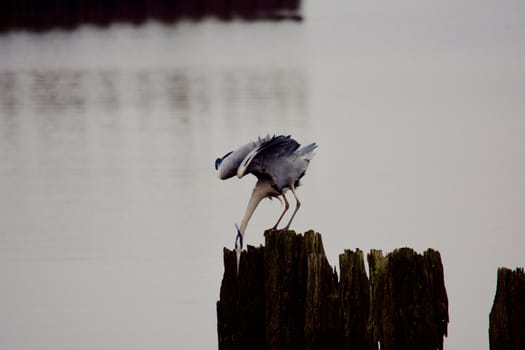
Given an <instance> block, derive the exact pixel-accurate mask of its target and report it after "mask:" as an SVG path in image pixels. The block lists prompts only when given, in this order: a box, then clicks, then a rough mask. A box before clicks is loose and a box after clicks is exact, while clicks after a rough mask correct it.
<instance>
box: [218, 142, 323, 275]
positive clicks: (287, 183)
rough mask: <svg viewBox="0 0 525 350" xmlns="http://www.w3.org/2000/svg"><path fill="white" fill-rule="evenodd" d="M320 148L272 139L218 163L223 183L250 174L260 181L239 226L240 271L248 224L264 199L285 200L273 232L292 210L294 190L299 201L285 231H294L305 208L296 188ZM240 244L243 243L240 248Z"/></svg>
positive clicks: (227, 156) (232, 152)
mask: <svg viewBox="0 0 525 350" xmlns="http://www.w3.org/2000/svg"><path fill="white" fill-rule="evenodd" d="M316 147H317V145H316V144H315V143H311V144H309V145H307V146H304V147H302V148H301V145H300V144H299V143H298V142H297V141H296V140H294V139H293V138H291V136H284V135H279V136H275V135H274V136H269V135H268V136H266V137H265V138H262V139H261V138H259V139H258V140H257V141H253V142H249V143H247V144H245V145H243V146H241V147H239V148H238V149H236V150H235V151H231V152H228V153H226V154H225V155H224V156H223V157H222V158H217V160H216V161H215V169H216V170H217V173H218V176H219V178H220V179H221V180H225V179H229V178H231V177H233V176H235V175H237V177H239V178H242V177H243V176H244V175H246V174H253V175H255V176H256V177H257V179H258V180H257V183H256V185H255V188H254V189H253V192H252V195H251V197H250V200H249V202H248V206H247V208H246V212H245V214H244V217H243V219H242V221H241V225H240V227H239V226H237V225H235V227H236V229H237V236H236V239H235V249H236V251H237V269H238V263H239V256H240V251H241V249H242V247H243V239H244V234H245V232H246V227H247V226H248V221H249V220H250V218H251V217H252V214H253V212H254V211H255V209H256V208H257V205H258V204H259V202H260V201H261V200H262V199H264V198H270V199H271V198H278V199H281V197H282V199H283V200H284V204H285V207H284V210H283V212H282V213H281V215H280V216H279V218H278V219H277V222H276V223H275V225H274V226H273V229H277V226H278V225H279V223H280V222H281V220H282V218H283V217H284V214H285V213H286V212H287V211H288V209H289V207H290V204H289V203H288V199H287V198H286V196H285V193H286V192H287V191H288V190H290V191H291V192H292V194H293V196H294V197H295V201H296V206H295V210H294V212H293V214H292V216H291V217H290V220H289V221H288V224H287V225H286V226H285V229H288V228H289V227H290V224H291V223H292V220H293V219H294V217H295V214H296V213H297V210H299V207H300V206H301V202H300V201H299V198H297V193H296V188H297V187H298V186H299V185H300V183H299V180H300V179H301V178H302V177H303V176H304V174H305V172H306V169H307V168H308V165H309V163H310V160H311V159H312V157H313V155H314V153H313V151H314V149H315V148H316ZM238 243H240V247H239V245H238Z"/></svg>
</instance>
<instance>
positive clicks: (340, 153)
mask: <svg viewBox="0 0 525 350" xmlns="http://www.w3.org/2000/svg"><path fill="white" fill-rule="evenodd" d="M305 15H306V18H307V20H306V21H305V22H304V23H257V24H247V23H239V22H235V23H228V24H224V23H218V22H215V21H206V22H204V23H198V24H190V23H183V24H180V25H177V26H175V27H167V26H163V25H159V24H155V23H150V24H147V25H146V26H144V27H140V28H135V27H131V26H128V25H117V26H113V27H111V28H110V29H94V28H89V27H88V28H81V29H80V30H77V31H74V32H70V33H66V32H51V33H48V34H43V35H36V34H24V33H18V34H9V35H2V36H0V133H1V137H0V283H1V288H0V330H1V331H0V349H6V350H7V349H9V350H16V349H53V350H56V349H86V350H87V349H89V350H93V349H116V348H122V349H179V348H180V349H213V348H215V347H216V343H217V339H216V318H215V317H216V316H215V302H216V300H217V298H218V291H219V284H220V278H221V275H222V247H223V246H228V247H231V246H232V245H233V241H234V238H235V232H234V229H233V223H234V222H239V220H240V219H241V216H242V213H243V210H244V207H245V205H246V202H247V200H248V197H249V195H250V192H251V188H252V186H253V184H254V182H255V181H254V179H248V178H245V179H243V180H242V181H240V180H236V179H232V180H231V181H228V182H221V181H219V180H218V179H217V178H216V176H215V173H214V169H213V162H214V160H215V158H216V157H217V156H222V155H223V154H224V153H226V152H227V151H229V150H231V149H232V148H234V147H236V146H238V145H240V144H242V143H245V142H247V141H249V140H251V139H253V138H255V137H257V136H259V135H260V136H263V135H265V134H266V133H274V132H277V133H281V132H282V133H291V134H293V135H294V136H295V137H296V138H297V139H298V140H300V141H301V142H303V143H306V142H317V143H318V144H319V149H318V152H317V153H318V154H317V157H316V158H315V159H314V161H313V162H312V164H311V168H310V169H309V173H308V174H307V176H306V177H305V178H304V187H302V188H300V190H299V195H300V196H301V198H302V200H303V206H302V207H301V211H300V212H299V213H298V216H297V218H296V220H295V229H297V230H299V231H304V230H306V229H310V228H313V229H315V230H318V231H320V232H321V233H322V234H323V239H324V242H325V249H326V251H327V254H328V256H329V260H330V262H331V263H332V264H336V263H337V255H338V254H339V253H341V252H342V250H343V249H344V248H356V247H359V248H361V249H364V250H365V251H367V250H369V249H371V248H379V249H384V250H386V251H390V250H392V249H394V248H396V247H401V246H410V247H413V248H415V249H417V250H419V251H422V250H424V249H426V248H428V247H432V248H435V249H438V250H439V251H440V252H441V254H442V259H443V262H444V267H445V274H446V285H447V290H448V295H449V301H450V325H449V337H448V338H447V339H446V343H445V344H446V348H447V349H466V348H469V349H488V335H487V329H488V314H489V311H490V307H491V305H492V301H493V297H494V292H495V286H496V270H497V268H498V266H502V265H505V266H509V267H516V266H523V265H524V264H525V256H524V254H523V250H524V248H523V247H525V236H524V228H525V199H524V198H525V180H524V179H525V162H524V160H525V137H524V136H525V64H524V62H525V6H524V4H523V2H521V1H467V0H464V1H440V2H439V3H438V2H434V1H411V0H403V1H396V2H388V3H386V2H385V3H383V2H369V1H367V2H345V1H335V0H334V1H330V2H328V1H314V0H311V1H309V2H307V3H306V8H305ZM279 212H280V207H279V204H278V202H276V201H272V202H265V203H263V204H262V206H261V207H260V208H259V209H258V211H257V212H256V213H255V216H254V218H253V221H252V222H251V223H250V226H249V227H248V232H247V237H246V239H247V241H248V243H249V244H252V245H258V244H260V243H262V241H263V237H262V232H263V230H264V229H265V228H267V227H269V226H271V225H272V224H273V222H274V220H275V219H276V217H277V216H278V214H279Z"/></svg>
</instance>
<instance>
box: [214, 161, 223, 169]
mask: <svg viewBox="0 0 525 350" xmlns="http://www.w3.org/2000/svg"><path fill="white" fill-rule="evenodd" d="M221 163H222V159H221V158H217V159H215V170H219V165H221Z"/></svg>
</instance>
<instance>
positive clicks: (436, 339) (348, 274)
mask: <svg viewBox="0 0 525 350" xmlns="http://www.w3.org/2000/svg"><path fill="white" fill-rule="evenodd" d="M235 259H236V258H235V252H234V251H231V250H228V249H224V266H225V271H224V276H223V280H222V284H221V290H220V299H219V301H218V302H217V320H218V326H217V327H218V335H219V349H246V348H250V349H365V350H367V349H370V350H372V349H378V344H380V345H381V349H396V348H397V349H399V348H418V349H442V348H443V336H444V335H446V334H447V325H448V301H447V296H446V290H445V284H444V279H443V266H442V264H441V258H440V255H439V253H438V252H436V251H434V250H427V251H426V252H425V253H424V254H423V255H420V254H417V253H415V252H414V251H413V250H411V249H408V248H403V249H400V250H396V251H394V252H393V253H391V254H388V255H387V256H386V257H383V255H382V254H381V252H380V251H372V252H371V253H370V254H369V255H368V261H369V265H370V271H371V272H370V273H371V279H369V278H368V276H367V274H366V271H365V264H364V257H363V252H362V251H360V250H359V249H357V250H356V251H355V252H354V251H350V250H345V251H344V252H343V254H341V255H340V256H339V266H340V272H341V276H340V278H339V277H338V275H337V273H336V271H335V268H333V267H331V266H330V264H329V263H328V260H327V259H326V255H325V252H324V248H323V244H322V239H321V235H320V234H319V233H315V232H313V231H308V232H306V233H305V234H304V235H300V234H299V235H298V234H296V233H295V232H294V231H285V230H281V231H274V230H268V231H266V232H265V246H264V247H263V246H261V247H258V248H254V247H251V246H249V247H248V250H247V252H243V253H242V255H241V263H240V270H239V274H237V273H236V260H235Z"/></svg>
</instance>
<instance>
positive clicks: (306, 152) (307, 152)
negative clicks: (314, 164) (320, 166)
mask: <svg viewBox="0 0 525 350" xmlns="http://www.w3.org/2000/svg"><path fill="white" fill-rule="evenodd" d="M316 148H317V144H315V143H311V144H309V145H306V146H304V147H302V148H300V149H299V150H298V151H297V156H298V157H303V158H304V159H306V160H308V161H310V160H311V159H312V158H313V157H314V156H315V152H314V150H315V149H316Z"/></svg>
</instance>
